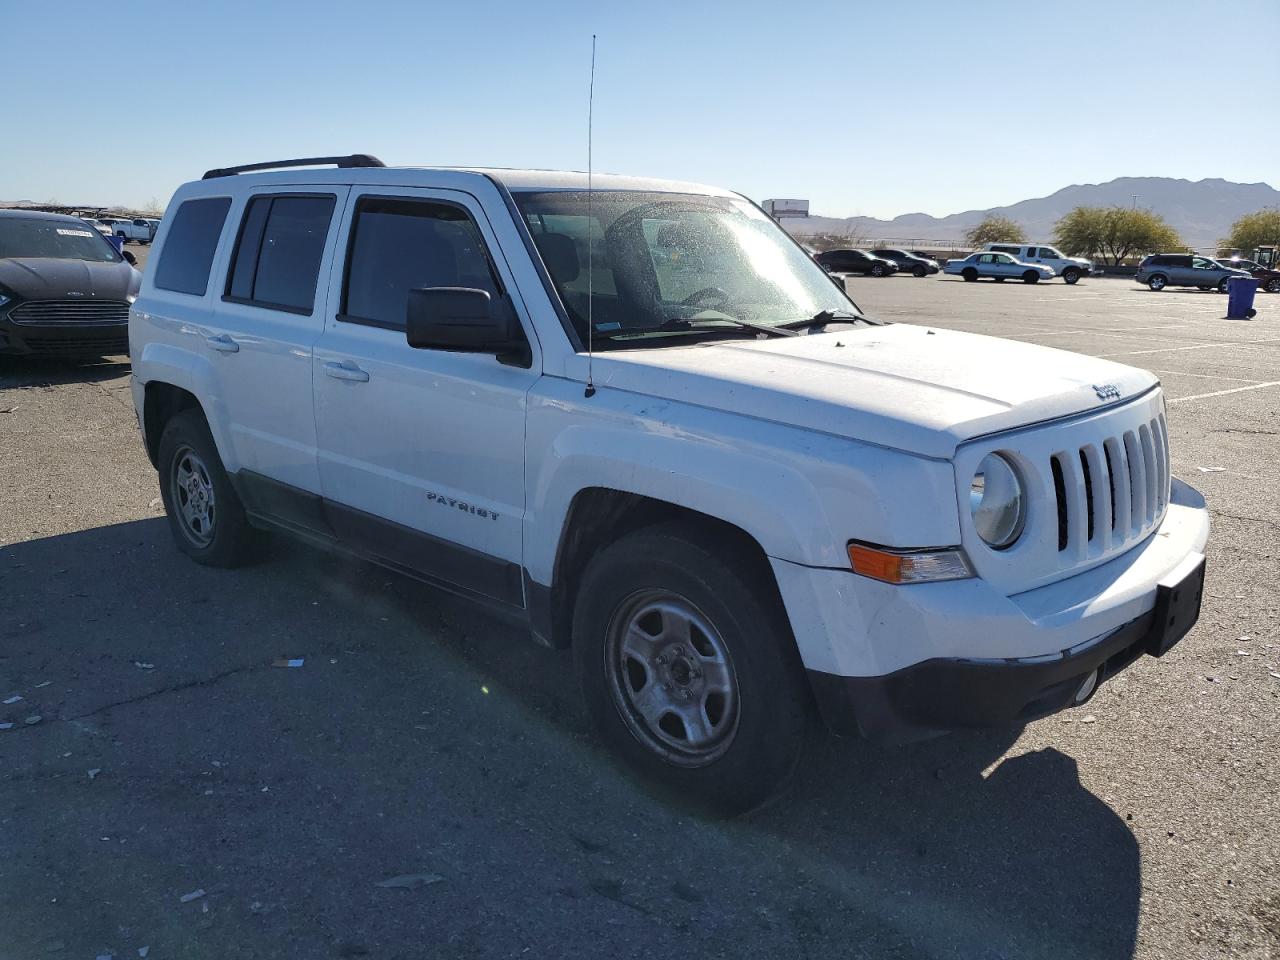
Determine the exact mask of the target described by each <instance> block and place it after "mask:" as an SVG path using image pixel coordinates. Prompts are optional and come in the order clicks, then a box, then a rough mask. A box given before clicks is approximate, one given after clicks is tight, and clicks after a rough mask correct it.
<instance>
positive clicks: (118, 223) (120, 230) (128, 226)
mask: <svg viewBox="0 0 1280 960" xmlns="http://www.w3.org/2000/svg"><path fill="white" fill-rule="evenodd" d="M111 232H112V233H114V234H115V235H116V236H117V237H120V238H121V239H122V240H124V242H125V243H128V242H129V241H130V240H132V241H133V242H134V243H150V242H151V241H152V240H153V239H155V235H156V231H155V227H153V226H152V225H151V221H150V220H145V219H143V218H142V217H137V218H135V219H133V220H124V219H118V220H113V221H111Z"/></svg>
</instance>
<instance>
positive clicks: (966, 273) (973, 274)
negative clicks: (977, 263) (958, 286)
mask: <svg viewBox="0 0 1280 960" xmlns="http://www.w3.org/2000/svg"><path fill="white" fill-rule="evenodd" d="M960 276H962V277H964V278H965V280H966V282H968V283H973V282H974V281H976V280H977V279H978V271H977V270H975V269H973V267H965V269H964V270H962V271H961V273H960Z"/></svg>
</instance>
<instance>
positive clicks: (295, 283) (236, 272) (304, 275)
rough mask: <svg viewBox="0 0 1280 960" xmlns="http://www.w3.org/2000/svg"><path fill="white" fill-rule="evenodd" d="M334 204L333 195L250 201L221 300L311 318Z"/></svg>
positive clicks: (252, 199)
mask: <svg viewBox="0 0 1280 960" xmlns="http://www.w3.org/2000/svg"><path fill="white" fill-rule="evenodd" d="M335 202H336V198H335V197H334V196H333V194H323V195H321V196H312V195H310V194H308V195H305V196H300V195H298V194H286V195H283V196H273V197H264V196H255V197H252V198H251V199H250V200H249V203H248V205H247V206H246V207H245V212H244V219H243V220H242V221H241V223H240V237H239V239H237V240H236V252H235V255H234V256H233V257H232V259H231V267H230V269H229V270H228V271H227V290H226V294H225V296H224V298H223V299H226V300H232V301H235V302H237V303H249V304H253V305H255V306H260V307H267V308H268V309H272V310H286V311H289V312H291V313H311V312H312V310H313V309H314V308H315V300H316V281H317V279H318V277H319V275H320V260H321V258H322V257H323V256H324V242H325V238H326V237H327V236H328V235H329V223H330V221H331V220H332V219H333V208H334V205H335Z"/></svg>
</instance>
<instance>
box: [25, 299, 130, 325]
mask: <svg viewBox="0 0 1280 960" xmlns="http://www.w3.org/2000/svg"><path fill="white" fill-rule="evenodd" d="M9 319H10V320H12V321H13V322H14V323H19V324H25V325H29V326H40V327H61V326H68V325H75V324H102V323H128V322H129V304H127V303H126V302H125V301H123V300H31V301H28V302H27V303H22V304H19V305H18V306H16V307H14V308H13V309H12V310H11V311H10V312H9Z"/></svg>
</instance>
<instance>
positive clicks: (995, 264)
mask: <svg viewBox="0 0 1280 960" xmlns="http://www.w3.org/2000/svg"><path fill="white" fill-rule="evenodd" d="M942 272H943V273H951V274H958V275H959V276H962V277H964V278H965V279H966V280H968V281H969V282H971V283H972V282H973V281H974V280H977V279H978V278H979V277H990V278H991V279H992V280H995V281H997V282H1002V281H1005V280H1008V279H1010V278H1012V279H1014V280H1021V281H1022V282H1023V283H1038V282H1039V281H1041V280H1052V279H1053V275H1054V274H1053V268H1052V267H1046V266H1044V265H1043V264H1039V263H1027V262H1025V261H1023V260H1019V259H1018V258H1017V257H1014V256H1011V255H1009V254H1007V253H993V252H991V251H990V250H980V251H978V252H977V253H971V254H969V256H967V257H965V258H964V259H963V260H948V261H947V262H946V265H945V266H943V268H942Z"/></svg>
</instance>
